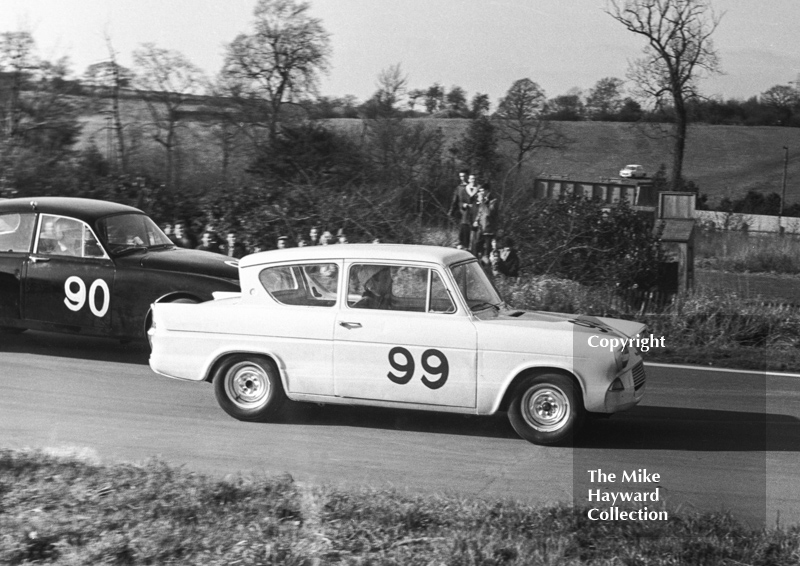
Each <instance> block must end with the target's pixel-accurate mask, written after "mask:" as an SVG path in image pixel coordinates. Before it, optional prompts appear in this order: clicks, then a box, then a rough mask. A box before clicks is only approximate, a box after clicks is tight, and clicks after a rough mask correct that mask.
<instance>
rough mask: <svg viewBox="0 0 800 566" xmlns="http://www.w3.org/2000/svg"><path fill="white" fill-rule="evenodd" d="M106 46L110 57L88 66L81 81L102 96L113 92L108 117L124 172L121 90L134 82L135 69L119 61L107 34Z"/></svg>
mask: <svg viewBox="0 0 800 566" xmlns="http://www.w3.org/2000/svg"><path fill="white" fill-rule="evenodd" d="M105 40H106V47H107V48H108V59H107V60H105V61H100V62H98V63H93V64H91V65H89V66H88V67H87V68H86V71H85V72H84V73H83V78H82V80H81V82H82V83H83V84H84V85H87V86H92V87H95V89H98V90H99V93H100V96H108V94H109V93H110V94H111V111H110V112H109V114H108V118H109V120H110V122H111V126H110V128H111V129H112V130H113V132H114V138H115V139H116V144H117V151H116V153H117V155H118V156H119V159H120V164H121V169H122V172H123V173H124V172H126V171H127V170H128V152H127V148H126V143H125V136H124V129H125V127H124V126H123V124H122V116H121V112H120V90H121V89H123V88H128V87H130V86H131V85H132V83H133V71H131V70H130V69H128V68H127V67H123V66H122V65H120V64H119V63H117V54H116V51H115V50H114V47H113V46H112V44H111V37H110V36H109V35H108V34H106V36H105Z"/></svg>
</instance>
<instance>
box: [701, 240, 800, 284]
mask: <svg viewBox="0 0 800 566" xmlns="http://www.w3.org/2000/svg"><path fill="white" fill-rule="evenodd" d="M695 253H696V258H697V261H698V265H699V266H700V267H705V268H711V269H717V270H720V271H730V272H735V273H785V274H791V275H797V274H800V238H798V237H796V236H792V235H784V236H779V235H777V234H763V235H753V234H748V233H747V232H741V231H723V232H719V231H718V232H711V231H700V232H699V235H698V238H697V241H696V248H695Z"/></svg>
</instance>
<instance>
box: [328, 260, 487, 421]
mask: <svg viewBox="0 0 800 566" xmlns="http://www.w3.org/2000/svg"><path fill="white" fill-rule="evenodd" d="M346 292H347V301H346V304H345V305H343V308H342V310H341V311H340V313H339V315H338V318H337V324H336V329H335V332H334V382H335V390H336V395H338V396H342V397H351V398H357V399H375V400H380V401H390V402H400V403H424V404H430V405H440V406H453V407H475V402H476V401H475V400H476V377H477V376H476V363H475V362H476V340H477V338H476V331H475V327H474V325H473V323H472V321H471V320H470V318H469V317H468V316H467V315H466V313H464V312H462V311H461V309H459V308H458V306H457V305H456V303H455V302H454V301H453V298H452V295H451V294H450V293H449V292H448V291H447V287H446V284H445V279H444V278H443V277H442V275H441V274H440V273H439V272H438V271H437V270H435V269H431V268H427V267H421V266H412V265H388V264H359V263H354V264H352V265H350V266H349V268H348V285H347V290H346Z"/></svg>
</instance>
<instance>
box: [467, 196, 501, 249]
mask: <svg viewBox="0 0 800 566" xmlns="http://www.w3.org/2000/svg"><path fill="white" fill-rule="evenodd" d="M474 210H475V214H474V221H473V224H472V227H473V230H474V232H473V234H474V237H473V238H472V249H471V251H472V253H473V255H475V256H476V257H478V258H482V257H483V256H485V255H488V254H489V251H490V249H491V244H492V239H494V235H495V232H496V231H497V216H498V211H497V198H496V197H495V196H494V195H493V194H492V191H491V190H490V188H489V184H488V183H486V184H483V185H481V186H480V187H478V192H477V194H476V195H475V207H474Z"/></svg>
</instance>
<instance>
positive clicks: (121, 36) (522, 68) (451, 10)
mask: <svg viewBox="0 0 800 566" xmlns="http://www.w3.org/2000/svg"><path fill="white" fill-rule="evenodd" d="M255 3H256V1H255V0H0V32H6V31H18V30H28V31H31V32H32V33H33V36H34V39H35V40H36V43H37V46H38V52H39V55H40V56H42V57H43V58H45V59H57V58H60V57H62V56H64V55H66V56H68V57H69V58H70V60H71V62H72V69H73V74H74V75H76V76H79V75H81V74H82V73H83V71H84V70H85V69H86V67H87V66H88V65H90V64H92V63H96V62H99V61H102V60H104V59H106V58H107V57H108V50H107V47H106V42H105V35H106V34H107V35H108V36H109V37H110V38H111V41H112V44H113V46H114V49H115V51H116V52H117V57H118V61H119V63H120V64H122V65H125V66H131V64H132V52H133V50H134V49H136V48H137V47H138V46H139V45H140V44H142V43H145V42H154V43H156V44H157V45H158V46H160V47H164V48H168V49H176V50H178V51H180V52H182V53H183V54H184V55H185V56H186V57H188V58H189V60H191V61H192V62H193V63H194V64H195V65H197V66H199V67H200V68H202V69H203V70H204V71H205V72H206V73H207V74H208V75H210V76H213V75H215V74H216V73H217V72H218V71H219V69H220V68H221V66H222V62H223V58H224V50H225V44H226V43H229V42H230V41H231V40H233V39H234V38H235V37H236V35H237V34H239V33H248V32H249V31H250V30H251V29H252V24H251V22H252V20H253V8H254V6H255ZM712 3H713V6H714V9H715V11H716V12H717V13H719V14H723V16H722V21H721V23H720V25H719V28H718V29H717V31H716V32H715V34H714V43H715V46H716V48H717V50H718V53H719V54H720V57H721V63H722V70H723V71H724V74H723V75H719V76H717V77H714V78H710V79H707V80H704V81H703V82H702V83H701V91H702V92H703V94H706V95H717V96H721V97H723V98H749V97H750V96H754V95H758V94H760V93H762V92H764V91H765V90H767V89H768V88H770V87H772V86H774V85H777V84H784V85H785V84H788V83H789V82H790V81H795V80H796V79H797V78H798V76H800V41H798V39H797V33H796V30H797V22H800V0H712ZM310 4H311V10H310V13H311V15H313V16H314V17H317V18H319V19H321V20H322V24H323V26H324V28H325V29H326V30H327V31H328V32H329V33H330V34H331V44H332V48H333V55H332V58H331V70H330V72H329V73H328V74H327V75H324V76H323V77H322V80H321V84H320V87H321V88H320V91H321V94H324V95H327V96H344V95H347V94H351V95H355V96H356V97H358V98H359V99H360V100H365V99H367V98H369V96H370V95H371V94H372V93H373V92H374V91H375V89H376V79H377V76H378V74H379V73H380V71H381V70H382V69H386V68H388V67H389V66H391V65H395V64H398V63H399V64H400V65H401V69H402V70H403V73H404V74H405V75H406V76H407V77H408V86H409V88H427V87H428V86H430V85H432V84H433V83H439V84H441V85H443V86H444V87H445V88H447V89H449V88H451V87H452V86H454V85H458V86H460V87H462V88H463V89H464V90H466V91H467V94H468V96H469V97H471V96H472V95H473V94H474V93H476V92H481V93H487V94H489V95H490V97H491V100H492V102H493V103H496V101H497V99H498V98H499V97H501V96H503V94H504V93H505V92H506V90H508V88H509V87H510V86H511V84H512V83H513V82H514V81H516V80H518V79H521V78H530V79H532V80H533V81H535V82H537V83H538V84H539V85H540V86H541V87H542V88H543V89H544V90H545V92H546V94H547V96H548V97H554V96H557V95H559V94H564V93H566V92H567V91H569V90H570V89H572V88H575V87H577V88H579V89H582V90H584V91H588V90H589V89H590V88H592V87H593V86H594V85H595V83H596V82H597V81H598V80H599V79H601V78H604V77H619V78H625V73H626V69H627V67H628V61H630V60H632V59H635V58H637V57H639V56H640V55H641V50H642V48H643V47H644V40H643V39H641V38H640V37H638V36H636V35H634V34H632V33H631V32H628V31H626V30H625V29H624V28H623V27H622V25H621V24H619V23H617V22H615V21H614V20H613V19H612V18H611V17H610V16H609V15H607V14H606V13H605V12H604V8H605V7H606V1H605V0H310Z"/></svg>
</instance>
